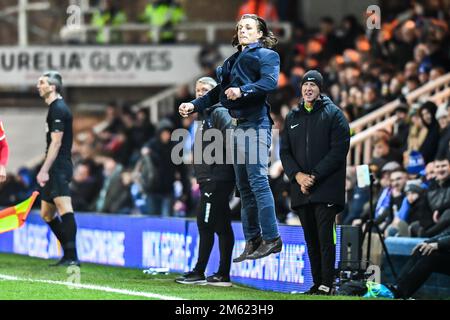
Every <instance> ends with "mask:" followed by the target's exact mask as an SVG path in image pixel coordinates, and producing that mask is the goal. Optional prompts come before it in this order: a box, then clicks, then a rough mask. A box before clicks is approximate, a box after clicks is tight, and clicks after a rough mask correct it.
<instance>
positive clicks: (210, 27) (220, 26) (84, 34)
mask: <svg viewBox="0 0 450 320" xmlns="http://www.w3.org/2000/svg"><path fill="white" fill-rule="evenodd" d="M270 26H271V28H272V29H280V30H282V31H283V32H281V33H280V35H278V40H279V41H280V42H288V41H289V40H290V39H291V36H292V26H291V24H290V23H289V22H273V23H271V24H270ZM235 27H236V23H234V22H184V23H181V24H179V25H177V26H176V27H175V31H176V32H177V33H181V32H185V31H196V30H197V31H201V32H203V33H204V34H205V41H206V42H207V43H209V44H213V43H216V39H217V32H218V31H221V30H229V31H232V30H234V28H235ZM101 29H102V30H103V28H102V27H97V26H91V25H85V24H81V25H79V26H64V27H63V28H62V29H61V30H60V37H61V39H62V40H66V41H67V40H75V39H76V40H78V41H80V42H82V43H86V42H87V41H88V33H89V32H97V31H99V30H101ZM117 31H119V32H126V31H140V32H151V34H152V36H151V41H152V43H159V40H160V33H161V28H159V27H155V26H150V25H148V24H142V23H126V24H123V25H120V26H105V27H104V32H105V40H106V43H108V42H109V40H110V39H111V33H112V32H117Z"/></svg>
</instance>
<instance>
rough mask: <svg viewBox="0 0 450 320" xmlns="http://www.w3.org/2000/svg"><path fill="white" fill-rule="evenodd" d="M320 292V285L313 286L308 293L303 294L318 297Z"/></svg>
mask: <svg viewBox="0 0 450 320" xmlns="http://www.w3.org/2000/svg"><path fill="white" fill-rule="evenodd" d="M318 291H319V286H318V285H316V284H315V285H313V286H312V287H311V288H309V290H308V291H305V292H303V294H308V295H316V294H317V293H318Z"/></svg>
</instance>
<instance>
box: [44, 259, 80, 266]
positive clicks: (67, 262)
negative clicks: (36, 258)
mask: <svg viewBox="0 0 450 320" xmlns="http://www.w3.org/2000/svg"><path fill="white" fill-rule="evenodd" d="M70 266H77V267H81V263H80V260H78V259H76V260H73V259H68V258H66V257H62V258H61V259H60V260H59V261H57V262H55V263H52V264H49V267H70Z"/></svg>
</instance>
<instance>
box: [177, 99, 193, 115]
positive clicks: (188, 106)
mask: <svg viewBox="0 0 450 320" xmlns="http://www.w3.org/2000/svg"><path fill="white" fill-rule="evenodd" d="M192 111H194V105H193V104H192V103H190V102H186V103H182V104H180V106H179V107H178V112H179V113H180V115H181V116H182V117H183V118H186V117H187V116H188V115H189V113H191V112H192Z"/></svg>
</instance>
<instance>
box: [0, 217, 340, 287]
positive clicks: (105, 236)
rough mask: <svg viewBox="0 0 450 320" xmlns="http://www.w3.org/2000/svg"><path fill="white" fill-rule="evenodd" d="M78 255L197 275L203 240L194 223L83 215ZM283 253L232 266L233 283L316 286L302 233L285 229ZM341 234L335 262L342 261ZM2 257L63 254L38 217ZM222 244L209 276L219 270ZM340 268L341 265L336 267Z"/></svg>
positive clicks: (10, 236) (5, 238)
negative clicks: (9, 255) (195, 267)
mask: <svg viewBox="0 0 450 320" xmlns="http://www.w3.org/2000/svg"><path fill="white" fill-rule="evenodd" d="M76 220H77V225H78V233H77V249H78V255H79V258H80V260H81V261H83V262H89V263H98V264H105V265H113V266H123V267H130V268H148V267H165V268H169V270H170V271H171V272H176V273H181V272H185V271H188V270H192V269H193V268H194V266H195V263H196V262H197V258H198V246H199V234H198V230H197V225H196V222H195V221H194V220H185V219H179V218H169V219H162V218H153V217H136V216H124V215H106V214H91V213H85V214H78V215H77V216H76ZM233 231H234V235H235V245H234V249H233V257H235V256H238V255H239V254H240V253H241V252H242V250H243V249H244V246H245V240H244V236H243V233H242V226H241V224H240V223H233ZM280 233H281V237H282V239H283V250H282V252H281V253H279V254H276V255H270V256H268V257H266V258H263V259H258V260H253V261H252V260H246V261H244V262H241V263H234V264H232V268H231V277H232V281H234V282H236V283H241V284H244V285H248V286H252V287H256V288H259V289H262V290H272V291H280V292H293V291H297V292H303V291H305V290H307V289H309V287H310V286H311V285H312V277H311V269H310V266H309V259H308V254H307V248H306V244H305V240H304V235H303V229H302V228H301V227H298V226H280ZM339 248H340V229H339V228H338V230H337V247H336V253H337V255H336V258H337V259H336V260H337V261H339V251H340V250H339ZM0 252H7V253H16V254H23V255H29V256H33V257H40V258H44V259H49V258H58V257H60V256H61V254H62V251H61V247H60V245H59V242H58V241H57V240H56V238H55V236H54V235H53V234H52V233H51V231H50V229H49V228H48V226H47V224H46V223H44V222H43V220H42V219H41V218H40V217H39V215H38V214H37V213H35V212H33V213H30V215H29V217H28V220H27V223H26V224H25V225H24V226H23V227H22V228H20V229H17V230H14V231H12V232H8V233H4V234H0ZM219 261H220V256H219V250H218V239H217V236H216V241H215V244H214V248H213V250H212V253H211V257H210V260H209V264H208V268H207V271H206V273H207V274H208V275H209V274H212V273H214V272H216V271H217V270H218V267H219ZM336 263H337V262H336Z"/></svg>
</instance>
